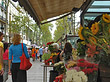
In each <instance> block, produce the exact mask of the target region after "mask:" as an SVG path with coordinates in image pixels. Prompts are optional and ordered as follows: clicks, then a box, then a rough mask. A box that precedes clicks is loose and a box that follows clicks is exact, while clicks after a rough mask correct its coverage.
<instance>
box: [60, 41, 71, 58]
mask: <svg viewBox="0 0 110 82" xmlns="http://www.w3.org/2000/svg"><path fill="white" fill-rule="evenodd" d="M68 53H70V54H71V53H72V45H71V43H69V42H66V43H65V46H64V49H63V51H62V52H61V54H60V59H61V60H63V57H62V56H63V54H65V55H64V57H65V56H66V55H68ZM69 57H71V56H68V58H69ZM69 59H71V58H69Z"/></svg>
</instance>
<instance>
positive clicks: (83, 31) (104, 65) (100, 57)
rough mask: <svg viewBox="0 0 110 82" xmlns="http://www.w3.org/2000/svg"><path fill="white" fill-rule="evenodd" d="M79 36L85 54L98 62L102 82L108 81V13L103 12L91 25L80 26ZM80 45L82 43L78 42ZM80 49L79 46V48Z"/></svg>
mask: <svg viewBox="0 0 110 82" xmlns="http://www.w3.org/2000/svg"><path fill="white" fill-rule="evenodd" d="M79 37H80V39H81V40H82V41H84V43H85V44H84V45H86V49H85V56H86V59H87V60H88V61H90V62H94V63H97V64H99V69H100V77H101V80H102V82H109V81H110V72H109V69H110V15H108V14H103V15H102V16H101V17H100V18H99V21H98V22H95V23H93V24H92V25H91V27H89V28H88V27H82V26H81V27H80V30H79ZM80 44H81V45H82V43H81V42H80ZM80 49H81V48H80Z"/></svg>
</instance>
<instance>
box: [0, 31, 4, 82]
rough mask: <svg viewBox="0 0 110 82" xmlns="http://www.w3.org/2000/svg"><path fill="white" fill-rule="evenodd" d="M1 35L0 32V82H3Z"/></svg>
mask: <svg viewBox="0 0 110 82" xmlns="http://www.w3.org/2000/svg"><path fill="white" fill-rule="evenodd" d="M2 39H3V33H2V32H0V82H3V72H4V71H3V43H2V42H1V41H2Z"/></svg>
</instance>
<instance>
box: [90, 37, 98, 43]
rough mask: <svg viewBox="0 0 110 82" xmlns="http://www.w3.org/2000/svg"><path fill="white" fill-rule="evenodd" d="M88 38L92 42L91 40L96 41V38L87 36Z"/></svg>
mask: <svg viewBox="0 0 110 82" xmlns="http://www.w3.org/2000/svg"><path fill="white" fill-rule="evenodd" d="M89 40H90V42H91V43H92V44H94V43H93V42H95V43H97V41H96V39H95V38H94V37H89Z"/></svg>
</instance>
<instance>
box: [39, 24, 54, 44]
mask: <svg viewBox="0 0 110 82" xmlns="http://www.w3.org/2000/svg"><path fill="white" fill-rule="evenodd" d="M52 28H53V25H52V24H51V23H46V24H43V25H41V32H42V33H41V34H40V35H41V37H40V38H41V40H42V41H41V42H42V43H41V44H46V43H47V42H50V41H52V34H51V29H52Z"/></svg>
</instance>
